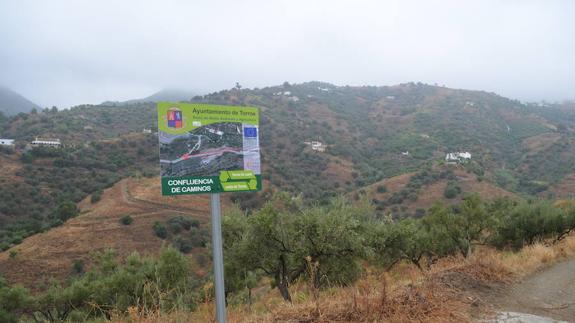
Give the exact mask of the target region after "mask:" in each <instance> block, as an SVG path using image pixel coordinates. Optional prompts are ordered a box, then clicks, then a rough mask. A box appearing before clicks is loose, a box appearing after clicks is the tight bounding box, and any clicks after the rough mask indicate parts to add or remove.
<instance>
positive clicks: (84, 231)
mask: <svg viewBox="0 0 575 323" xmlns="http://www.w3.org/2000/svg"><path fill="white" fill-rule="evenodd" d="M153 182H159V179H158V178H154V179H142V180H134V179H124V180H122V181H121V182H119V183H117V184H116V185H114V186H113V187H111V188H109V189H107V190H106V191H105V192H104V194H103V196H102V200H101V201H99V202H98V203H96V204H92V203H90V200H89V197H88V198H86V199H85V200H84V201H82V202H80V203H79V205H78V206H79V208H80V209H81V210H82V211H81V214H80V215H79V216H78V217H76V218H73V219H70V220H68V221H67V222H66V223H64V224H63V225H61V226H59V227H57V228H53V229H51V230H49V231H47V232H44V233H39V234H35V235H33V236H31V237H28V238H26V239H24V241H23V242H22V243H21V244H19V245H17V246H15V247H13V248H12V249H9V250H7V251H5V252H0V272H1V273H2V275H3V276H4V277H5V278H6V279H7V280H8V281H9V282H11V283H13V284H17V283H19V284H22V285H24V286H26V287H28V288H30V289H32V290H34V291H37V290H40V289H42V286H43V284H42V283H43V282H46V281H49V280H50V279H56V280H58V281H65V280H66V278H67V277H68V276H69V274H70V271H71V270H72V264H73V261H74V260H76V259H82V260H83V261H84V262H85V263H86V267H87V269H89V268H90V266H91V256H90V255H91V253H93V252H94V251H102V250H106V249H115V250H116V251H117V254H118V257H119V258H124V257H126V256H128V255H129V254H130V253H132V252H133V251H137V252H139V253H140V254H142V255H149V254H152V255H156V254H158V252H159V251H160V249H161V247H162V245H163V243H164V242H163V240H161V239H159V238H158V237H156V236H155V234H154V231H153V230H152V227H153V225H154V223H155V222H156V221H166V219H167V218H169V217H171V216H174V215H179V214H185V215H190V216H194V217H196V218H198V219H199V220H200V221H201V222H202V225H203V226H205V227H206V228H209V223H208V219H209V201H206V200H205V199H203V198H197V197H196V196H190V197H187V198H186V199H183V201H184V202H182V203H183V204H182V205H181V206H186V207H193V208H195V209H201V210H204V211H203V213H202V212H195V213H194V214H187V213H183V212H178V211H174V210H171V209H169V205H167V206H166V207H165V208H163V207H157V206H152V207H150V206H149V205H147V204H143V203H138V202H129V201H127V200H126V194H125V193H124V189H125V187H130V189H133V190H135V191H137V192H138V194H139V195H138V197H139V198H141V199H144V200H146V201H148V200H149V201H161V199H162V196H161V195H160V193H159V191H158V190H155V191H154V190H146V189H145V187H147V186H151V185H152V183H153ZM164 203H165V202H164ZM178 206H180V205H178ZM125 214H129V215H131V216H132V218H133V219H134V222H133V223H132V224H131V225H129V226H125V225H122V224H121V223H120V222H119V219H120V218H121V217H122V216H123V215H125ZM12 250H16V251H17V252H18V255H17V256H16V258H10V256H9V254H10V251H12ZM198 250H200V249H198ZM195 252H196V251H195ZM201 252H205V251H201Z"/></svg>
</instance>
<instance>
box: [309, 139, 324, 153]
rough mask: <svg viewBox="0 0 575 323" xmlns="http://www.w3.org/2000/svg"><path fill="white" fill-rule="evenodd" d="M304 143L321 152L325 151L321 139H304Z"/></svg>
mask: <svg viewBox="0 0 575 323" xmlns="http://www.w3.org/2000/svg"><path fill="white" fill-rule="evenodd" d="M304 144H306V145H308V146H311V149H312V150H315V151H319V152H324V151H325V145H324V144H322V143H321V142H320V141H304Z"/></svg>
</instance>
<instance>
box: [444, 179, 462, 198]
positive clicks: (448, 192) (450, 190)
mask: <svg viewBox="0 0 575 323" xmlns="http://www.w3.org/2000/svg"><path fill="white" fill-rule="evenodd" d="M459 193H461V187H459V185H457V184H456V183H454V182H449V183H447V186H445V190H444V191H443V196H445V198H448V199H452V198H455V197H456V196H457V195H459Z"/></svg>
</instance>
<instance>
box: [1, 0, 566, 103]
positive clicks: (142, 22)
mask: <svg viewBox="0 0 575 323" xmlns="http://www.w3.org/2000/svg"><path fill="white" fill-rule="evenodd" d="M311 80H319V81H326V82H331V83H335V84H337V85H346V84H349V85H364V84H365V85H393V84H397V83H402V82H409V81H415V82H417V81H421V82H426V83H438V84H441V85H443V84H445V85H446V86H448V87H454V88H468V89H478V90H488V91H493V92H496V93H499V94H501V95H504V96H508V97H511V98H517V99H521V100H543V99H545V100H563V99H575V1H570V0H565V1H559V0H557V1H554V0H540V1H531V0H477V1H475V0H469V1H465V0H453V1H449V0H444V1H430V0H421V1H416V0H407V1H406V0H398V1H383V0H379V1H376V0H374V1H362V0H360V1H358V0H353V1H336V0H326V1H312V0H304V1H294V0H289V1H277V0H273V1H272V0H262V1H255V0H254V1H249V0H246V1H243V0H235V1H216V0H210V1H201V0H200V1H198V0H193V1H192V0H188V1H184V0H182V1H160V0H157V1H141V0H140V1H136V0H134V1H112V0H106V1H102V0H98V1H95V0H90V1H73V0H69V1H61V0H50V1H41V0H37V1H27V0H18V1H16V0H14V1H10V0H0V85H2V84H3V85H5V86H8V87H10V88H12V89H14V90H16V91H17V92H20V93H21V94H23V95H24V96H26V97H28V98H29V99H31V100H32V101H34V102H36V103H38V104H40V105H42V106H52V105H57V106H59V107H69V106H71V105H76V104H82V103H100V102H102V101H105V100H125V99H132V98H140V97H145V96H148V95H149V94H152V93H153V92H155V91H158V90H160V89H162V88H179V89H189V90H197V91H200V92H206V91H215V90H221V89H227V88H231V87H232V86H233V85H234V84H235V82H236V81H237V82H240V83H241V84H242V85H244V86H246V87H250V88H251V87H264V86H269V85H277V84H281V83H282V82H283V81H289V82H297V83H299V82H305V81H311Z"/></svg>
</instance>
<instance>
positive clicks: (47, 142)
mask: <svg viewBox="0 0 575 323" xmlns="http://www.w3.org/2000/svg"><path fill="white" fill-rule="evenodd" d="M30 145H32V146H33V147H55V148H59V147H62V143H61V142H60V139H39V138H36V140H34V141H32V142H31V143H30Z"/></svg>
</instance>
